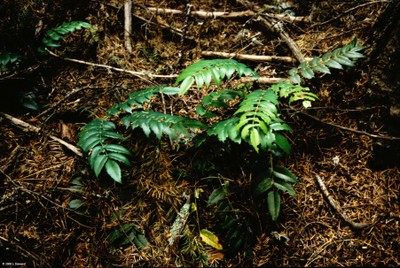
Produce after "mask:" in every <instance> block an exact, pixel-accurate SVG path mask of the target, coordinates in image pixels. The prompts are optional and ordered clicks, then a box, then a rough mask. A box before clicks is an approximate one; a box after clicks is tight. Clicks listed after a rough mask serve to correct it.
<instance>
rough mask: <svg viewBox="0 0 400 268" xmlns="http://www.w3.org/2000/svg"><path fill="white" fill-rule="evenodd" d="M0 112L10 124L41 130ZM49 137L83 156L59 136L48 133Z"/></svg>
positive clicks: (35, 130)
mask: <svg viewBox="0 0 400 268" xmlns="http://www.w3.org/2000/svg"><path fill="white" fill-rule="evenodd" d="M0 114H1V115H2V116H4V117H5V118H6V119H8V120H9V121H10V122H11V123H12V124H14V125H16V126H17V127H19V128H21V129H22V130H24V131H30V132H35V133H40V131H41V129H40V128H38V127H35V126H33V125H31V124H29V123H26V122H25V121H22V120H20V119H18V118H15V117H13V116H11V115H9V114H6V113H0ZM49 138H50V139H52V140H55V141H57V142H58V143H61V144H62V145H64V146H65V147H66V148H67V149H68V150H70V151H71V152H73V153H74V154H76V155H78V156H80V157H83V154H82V152H81V150H80V149H79V148H77V147H76V146H74V145H72V144H70V143H68V142H66V141H64V140H62V139H60V138H57V137H56V136H53V135H49Z"/></svg>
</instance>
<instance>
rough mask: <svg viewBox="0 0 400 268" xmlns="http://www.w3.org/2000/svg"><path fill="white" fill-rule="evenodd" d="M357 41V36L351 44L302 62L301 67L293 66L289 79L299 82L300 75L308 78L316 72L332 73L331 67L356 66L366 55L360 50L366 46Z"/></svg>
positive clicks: (295, 82)
mask: <svg viewBox="0 0 400 268" xmlns="http://www.w3.org/2000/svg"><path fill="white" fill-rule="evenodd" d="M357 43H358V41H357V38H354V39H353V41H351V42H350V44H348V45H346V46H344V47H341V48H337V49H335V50H334V51H333V52H332V53H331V52H328V53H325V54H324V55H322V57H316V58H314V59H313V60H312V61H310V62H303V63H301V64H300V65H299V67H297V68H293V69H291V70H290V71H289V72H288V74H289V80H290V81H291V82H293V83H294V84H299V83H300V82H301V77H300V75H301V76H303V77H304V78H306V79H311V78H313V77H314V72H321V73H325V74H330V71H329V68H334V69H343V66H349V67H352V66H354V64H355V62H356V61H357V60H358V59H360V58H363V57H364V55H363V54H361V53H360V52H359V51H361V50H363V49H364V47H362V46H358V44H357Z"/></svg>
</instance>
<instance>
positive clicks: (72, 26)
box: [42, 21, 92, 47]
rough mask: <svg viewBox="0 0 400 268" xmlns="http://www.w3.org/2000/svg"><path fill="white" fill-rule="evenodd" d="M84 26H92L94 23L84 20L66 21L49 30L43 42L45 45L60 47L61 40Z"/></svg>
mask: <svg viewBox="0 0 400 268" xmlns="http://www.w3.org/2000/svg"><path fill="white" fill-rule="evenodd" d="M82 28H92V25H90V24H89V23H87V22H84V21H71V22H64V23H63V24H61V25H60V26H57V27H55V28H52V29H50V30H47V31H46V35H45V37H43V39H42V44H43V45H44V46H45V47H60V46H61V44H60V43H58V41H59V40H61V39H64V38H65V37H66V35H67V34H70V33H73V32H75V31H77V30H82Z"/></svg>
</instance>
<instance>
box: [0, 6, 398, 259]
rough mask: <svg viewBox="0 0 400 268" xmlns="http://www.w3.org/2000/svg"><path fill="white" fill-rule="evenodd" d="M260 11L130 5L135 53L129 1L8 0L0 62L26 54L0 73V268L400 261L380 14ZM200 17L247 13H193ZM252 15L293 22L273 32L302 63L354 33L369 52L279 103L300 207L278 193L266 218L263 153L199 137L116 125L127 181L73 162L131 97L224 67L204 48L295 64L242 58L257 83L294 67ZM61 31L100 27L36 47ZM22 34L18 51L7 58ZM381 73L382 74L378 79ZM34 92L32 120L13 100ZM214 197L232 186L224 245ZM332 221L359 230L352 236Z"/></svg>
mask: <svg viewBox="0 0 400 268" xmlns="http://www.w3.org/2000/svg"><path fill="white" fill-rule="evenodd" d="M265 2H266V1H252V4H248V3H247V2H246V1H220V2H218V1H198V0H194V1H188V3H186V2H185V1H164V2H161V3H158V2H157V1H140V0H138V1H134V7H133V14H134V16H133V22H134V24H133V31H132V33H131V38H132V47H133V48H132V51H128V50H127V49H126V47H125V46H124V29H123V18H124V14H123V3H122V1H100V0H99V1H90V3H89V4H76V3H75V2H73V1H67V0H62V1H55V2H54V3H53V2H52V3H47V1H29V0H26V1H21V2H20V3H18V4H16V3H14V2H13V1H5V2H4V7H5V8H4V9H3V8H2V10H0V22H1V23H0V24H1V25H3V26H0V33H1V34H2V36H4V39H3V40H1V41H0V45H1V46H0V50H7V49H9V50H13V52H15V53H17V52H18V53H22V54H24V56H25V57H26V58H28V60H27V61H25V65H23V64H22V65H21V66H19V67H18V68H16V69H15V70H12V71H10V72H9V73H4V72H2V73H0V74H1V76H0V78H1V80H0V94H1V95H2V96H0V98H1V101H0V105H1V106H2V111H1V112H2V113H1V115H0V122H1V125H0V140H1V144H0V183H1V186H0V215H1V216H0V261H1V263H2V266H4V267H12V266H16V265H21V266H22V265H23V266H28V267H31V266H33V267H61V266H66V267H132V266H172V267H174V266H239V267H243V266H289V267H292V266H316V267H325V266H399V265H400V253H399V250H398V248H399V247H400V246H399V243H400V227H399V223H400V200H399V197H400V196H399V193H400V179H399V178H400V146H399V138H398V137H400V128H399V126H400V124H399V116H398V114H397V113H396V112H395V110H394V109H396V107H398V105H399V104H398V103H394V102H396V100H398V95H397V96H396V94H398V92H399V90H398V88H397V89H393V87H398V84H399V83H397V82H398V81H399V80H397V81H392V83H391V84H390V88H391V89H393V90H384V89H382V90H379V89H377V88H376V87H374V86H373V83H372V82H371V79H370V77H373V79H374V81H375V82H376V79H378V80H379V77H378V78H377V76H376V75H375V76H370V74H371V73H372V71H374V70H376V69H378V68H379V67H380V66H379V65H378V66H371V65H370V61H368V55H369V53H371V50H370V49H369V48H370V47H371V43H370V42H371V41H370V40H371V39H370V38H369V37H370V33H371V32H373V29H374V25H375V23H376V22H377V20H378V18H379V17H380V15H381V14H382V12H383V11H384V9H385V7H387V5H388V3H387V2H386V1H278V0H276V1H267V2H268V3H265ZM256 6H258V8H257V7H256ZM150 8H168V9H171V10H178V11H181V12H182V13H181V14H173V13H168V12H167V13H163V12H156V11H155V10H151V9H150ZM198 11H208V12H217V11H218V12H220V11H223V12H226V13H227V14H232V12H250V11H251V12H252V13H251V14H250V15H249V13H247V14H245V15H238V13H233V14H236V15H237V16H232V17H229V16H227V17H221V16H220V14H219V15H216V14H214V16H208V17H204V16H201V15H199V13H196V12H198ZM261 13H269V14H286V16H281V17H279V18H274V22H279V23H281V25H283V29H284V31H285V33H286V34H287V35H288V36H289V37H290V38H291V39H293V40H294V42H295V44H296V45H297V46H298V47H299V48H300V51H301V53H302V54H303V56H304V57H316V56H319V55H321V54H323V53H325V52H328V51H333V50H334V49H335V48H338V47H342V46H344V45H346V44H348V43H349V42H350V41H351V40H353V38H354V37H357V38H358V40H359V42H360V44H361V45H364V46H366V50H365V52H363V53H365V54H366V56H367V57H366V58H365V59H361V60H359V61H358V62H357V65H356V66H355V67H354V68H352V69H344V70H332V74H331V75H318V76H317V77H316V78H314V79H312V80H309V81H307V82H306V85H307V86H308V87H310V89H311V90H312V92H314V93H316V94H317V95H318V96H319V100H318V101H316V102H314V103H313V107H312V108H309V109H307V110H305V109H303V108H301V107H300V106H297V105H292V106H288V105H286V106H284V107H282V110H281V112H282V116H283V118H284V119H285V120H286V121H287V123H288V124H290V125H291V126H292V127H293V129H294V130H293V131H291V132H290V133H289V134H288V137H289V139H290V141H291V144H292V149H293V152H292V154H291V155H290V156H288V157H286V158H284V159H282V160H281V162H282V163H281V164H282V165H285V166H286V167H288V168H289V169H290V170H291V171H292V172H293V173H294V174H295V175H296V177H298V178H299V180H300V182H299V183H298V184H296V185H295V192H296V196H295V197H292V196H289V195H287V194H283V195H282V201H281V212H280V216H279V218H278V220H277V221H271V220H270V216H269V215H268V210H267V205H266V203H265V202H264V201H262V200H261V199H260V200H259V199H257V198H253V196H252V194H251V183H252V180H254V178H253V171H254V170H255V169H256V166H257V164H258V163H259V162H262V161H265V159H268V158H267V157H268V156H266V155H264V154H256V153H255V152H253V151H252V150H251V148H249V147H248V146H246V145H245V144H241V145H237V144H224V145H221V144H220V143H219V142H218V141H217V140H213V139H210V140H207V141H206V142H205V144H204V145H203V146H201V147H194V146H180V147H177V146H175V145H173V144H172V143H171V142H170V141H169V140H168V139H167V138H163V139H162V140H161V141H158V140H157V139H156V138H155V137H151V138H147V137H146V136H145V135H144V134H143V133H142V132H141V131H133V132H130V131H127V130H124V128H123V126H118V128H119V129H120V131H121V132H122V133H123V134H124V135H125V137H127V138H126V140H124V141H123V144H124V145H125V146H126V147H127V148H129V149H130V151H131V152H132V156H131V157H130V160H131V161H132V167H130V168H129V167H124V168H125V169H124V172H125V173H124V174H125V176H126V178H125V179H124V183H123V184H118V183H115V182H113V180H112V179H110V178H109V177H108V176H107V174H105V173H104V174H101V175H100V177H99V178H96V176H95V175H94V173H93V171H92V170H91V169H90V167H89V165H88V162H87V159H86V156H81V155H80V154H81V152H80V151H74V148H77V143H78V141H79V138H78V135H77V133H78V132H79V131H80V129H81V128H82V127H83V126H84V125H85V124H86V123H88V122H90V121H92V120H93V119H95V118H98V117H101V116H104V115H105V114H106V112H107V110H108V109H109V108H111V107H112V106H113V105H114V104H115V103H119V102H121V101H123V100H126V99H127V97H128V95H129V94H130V93H131V92H135V91H138V90H140V89H144V88H147V87H151V86H155V85H161V84H169V85H171V84H173V83H174V82H175V79H176V76H177V75H178V74H179V73H180V72H181V71H182V70H183V69H184V68H185V67H187V66H189V65H190V64H192V63H194V62H196V61H198V60H200V59H210V58H217V56H211V57H209V56H205V51H212V52H228V53H237V54H246V55H260V56H282V57H289V58H290V60H289V61H282V60H279V59H275V60H263V61H254V60H252V59H247V60H246V59H240V60H239V61H241V62H243V63H245V64H246V65H248V66H249V67H251V68H252V69H254V70H255V71H256V72H257V73H258V74H259V75H260V76H262V77H264V78H268V79H269V78H281V77H283V78H285V77H286V76H287V74H286V72H287V71H288V70H289V69H290V68H293V67H295V66H297V65H298V62H297V60H296V57H295V55H294V54H293V51H292V49H290V47H289V46H288V44H287V42H285V40H284V39H282V36H280V35H279V34H277V33H276V32H274V31H272V30H271V29H267V28H266V27H265V26H263V25H262V23H260V20H257V17H258V15H260V14H261ZM13 14H18V16H15V15H13ZM187 14H190V15H187ZM293 17H295V18H300V19H299V20H298V21H293V20H291V19H290V18H293ZM269 18H270V17H269ZM71 20H82V21H86V22H88V23H90V24H92V25H93V26H94V27H95V30H93V31H90V30H82V31H77V32H75V33H74V34H72V35H71V36H69V37H68V38H67V39H66V40H64V41H63V43H62V46H61V47H60V48H54V49H53V48H52V49H50V50H51V52H52V53H53V54H51V55H50V54H48V55H42V54H39V53H37V52H36V50H35V47H36V46H39V45H40V41H37V40H40V38H41V37H43V35H44V32H45V31H46V30H47V29H49V28H52V27H55V26H57V25H59V24H61V23H63V22H65V21H71ZM16 40H18V41H21V42H18V43H21V44H26V46H23V45H21V47H20V48H19V50H18V48H16V47H15V45H13V42H15V41H16ZM388 43H389V46H391V47H389V48H388V49H389V51H390V49H392V50H395V48H396V41H391V42H388ZM14 50H15V51H14ZM397 54H398V51H397ZM385 55H386V54H385ZM394 55H396V54H394ZM71 59H72V60H71ZM73 59H76V60H79V61H74V60H73ZM397 65H398V64H397ZM107 66H109V67H107ZM110 66H111V67H113V68H114V69H113V68H111V67H110ZM32 67H34V68H32ZM115 68H118V69H115ZM394 68H395V67H393V66H392V67H391V68H390V70H391V71H390V75H392V76H393V72H394V71H393V70H394ZM0 71H2V70H0ZM132 72H135V73H134V74H132ZM384 72H385V68H384V66H382V68H381V69H380V72H374V74H376V73H384ZM143 74H145V75H143ZM152 75H158V76H152ZM171 75H172V76H171ZM378 82H379V81H378ZM374 85H376V83H374ZM386 85H387V84H386ZM258 86H260V87H263V88H267V87H269V86H270V84H269V82H268V81H267V82H263V83H261V82H260V83H259V85H258ZM10 92H12V93H10ZM29 92H34V95H35V100H36V102H37V104H38V105H39V106H40V110H39V111H32V110H29V109H27V107H26V106H24V105H22V103H21V97H20V96H25V95H26V93H29ZM8 100H10V101H8ZM387 100H391V102H390V103H388V102H387ZM197 102H198V101H197ZM197 102H196V100H193V99H190V98H189V97H187V98H186V99H178V98H165V100H162V99H160V100H154V101H153V102H152V103H151V105H152V107H153V108H154V109H156V110H157V109H159V110H163V109H165V107H168V109H169V110H168V112H170V113H173V114H176V115H194V114H195V112H194V110H195V106H196V104H197ZM393 107H394V108H393ZM5 113H6V114H5ZM16 119H20V120H22V121H23V122H22V123H21V121H16ZM23 123H28V124H29V125H26V124H25V125H24V124H23ZM57 138H59V139H62V140H63V141H65V142H66V143H67V144H66V143H64V144H62V143H60V141H59V140H58V139H57ZM68 144H69V145H72V146H70V147H68ZM66 145H67V146H66ZM71 149H72V150H71ZM78 150H79V149H78ZM318 177H320V178H321V179H322V181H323V182H324V184H325V186H326V188H327V191H328V192H329V196H327V195H326V193H324V191H323V190H322V189H321V187H320V185H319V184H318V181H317V178H318ZM222 185H229V187H230V188H229V189H230V196H229V197H230V199H229V200H230V201H229V202H230V203H229V204H230V205H231V207H232V212H233V213H234V215H235V222H236V223H237V224H238V225H237V226H238V227H237V229H235V233H230V234H227V232H226V229H224V226H226V222H224V221H223V220H224V219H223V217H221V215H220V213H219V212H218V208H217V207H215V206H208V205H207V201H208V200H209V196H210V194H211V193H212V192H213V191H214V190H215V189H218V188H221V186H222ZM227 187H228V186H227ZM187 196H190V201H187ZM330 199H333V200H334V201H335V202H336V205H335V204H334V205H333V206H332V205H331V204H330V203H329V200H330ZM187 202H188V203H190V204H191V212H190V214H189V215H188V217H187V219H186V221H185V224H184V228H183V230H182V232H181V234H180V236H179V237H178V239H177V241H176V242H175V243H174V244H173V245H170V244H169V242H168V239H169V238H170V237H171V234H170V228H171V226H172V225H173V223H174V221H175V219H176V218H178V217H179V215H180V214H179V212H180V211H181V209H182V207H183V206H184V205H185V203H187ZM338 207H340V208H341V209H338ZM343 214H346V215H347V217H348V219H350V221H351V222H355V223H366V225H365V226H363V227H362V228H357V227H355V226H352V225H351V223H350V224H349V221H346V219H344V218H343ZM225 219H226V218H225ZM201 229H207V230H210V231H212V232H213V233H214V234H216V235H217V237H218V238H219V241H220V243H221V245H222V246H223V249H216V248H213V247H211V246H210V245H208V244H206V243H204V242H203V241H202V240H201V238H200V230H201ZM235 240H241V241H242V242H243V243H242V244H241V246H240V247H238V248H234V246H235V244H234V241H235ZM140 243H142V244H143V243H144V244H145V245H144V246H143V247H141V246H139V245H140Z"/></svg>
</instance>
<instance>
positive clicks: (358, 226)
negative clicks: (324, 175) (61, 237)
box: [316, 175, 370, 229]
mask: <svg viewBox="0 0 400 268" xmlns="http://www.w3.org/2000/svg"><path fill="white" fill-rule="evenodd" d="M316 178H317V183H318V185H319V187H320V188H321V191H322V193H323V195H324V196H325V197H326V199H328V202H329V204H330V205H331V206H332V207H333V208H334V209H335V210H336V212H337V213H338V214H339V215H340V216H341V217H342V219H343V220H344V221H345V222H347V223H348V224H349V225H350V226H351V227H353V228H354V229H363V228H365V227H367V226H369V225H370V223H357V222H354V221H352V220H351V219H350V218H349V216H347V214H346V213H345V212H344V211H343V210H342V209H341V208H340V205H339V204H338V203H337V202H336V201H335V200H334V199H333V198H332V196H331V195H330V194H329V192H328V189H327V188H326V186H325V183H324V181H323V180H322V179H321V177H320V176H319V175H316Z"/></svg>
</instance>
